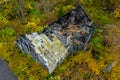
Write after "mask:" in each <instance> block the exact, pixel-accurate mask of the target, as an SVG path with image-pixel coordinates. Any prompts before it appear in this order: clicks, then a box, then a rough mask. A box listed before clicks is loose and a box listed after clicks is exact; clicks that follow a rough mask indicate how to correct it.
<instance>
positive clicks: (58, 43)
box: [16, 6, 94, 73]
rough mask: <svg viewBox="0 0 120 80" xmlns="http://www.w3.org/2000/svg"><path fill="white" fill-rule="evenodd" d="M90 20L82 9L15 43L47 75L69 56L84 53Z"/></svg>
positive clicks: (69, 13) (21, 37) (91, 30)
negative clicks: (42, 67) (40, 65)
mask: <svg viewBox="0 0 120 80" xmlns="http://www.w3.org/2000/svg"><path fill="white" fill-rule="evenodd" d="M91 24H92V20H91V19H90V18H89V17H88V15H87V14H86V12H85V11H84V9H83V8H82V7H81V6H78V7H77V8H75V9H73V10H71V11H70V12H68V13H67V14H65V15H64V16H62V17H61V18H59V19H58V20H56V21H54V22H52V23H50V24H49V27H48V28H47V29H44V30H43V32H42V33H41V34H38V33H37V32H34V33H32V34H25V35H21V36H20V37H19V38H18V39H17V40H16V44H17V45H18V47H19V48H20V49H21V50H22V51H23V52H25V53H27V54H29V55H31V56H32V58H33V59H34V60H36V61H38V62H40V63H41V64H42V65H43V66H44V67H45V68H46V69H47V70H48V72H49V73H52V72H53V71H54V69H55V68H56V67H57V65H58V64H59V63H61V62H62V61H63V60H64V58H65V57H66V56H67V55H68V54H69V52H74V51H78V50H86V47H87V44H88V41H89V39H90V37H91V35H92V33H93V31H94V27H93V26H91Z"/></svg>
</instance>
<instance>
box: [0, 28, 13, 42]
mask: <svg viewBox="0 0 120 80" xmlns="http://www.w3.org/2000/svg"><path fill="white" fill-rule="evenodd" d="M13 35H15V30H14V29H12V28H6V29H2V30H0V38H1V39H0V41H5V40H6V39H7V38H9V37H11V36H13Z"/></svg>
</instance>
